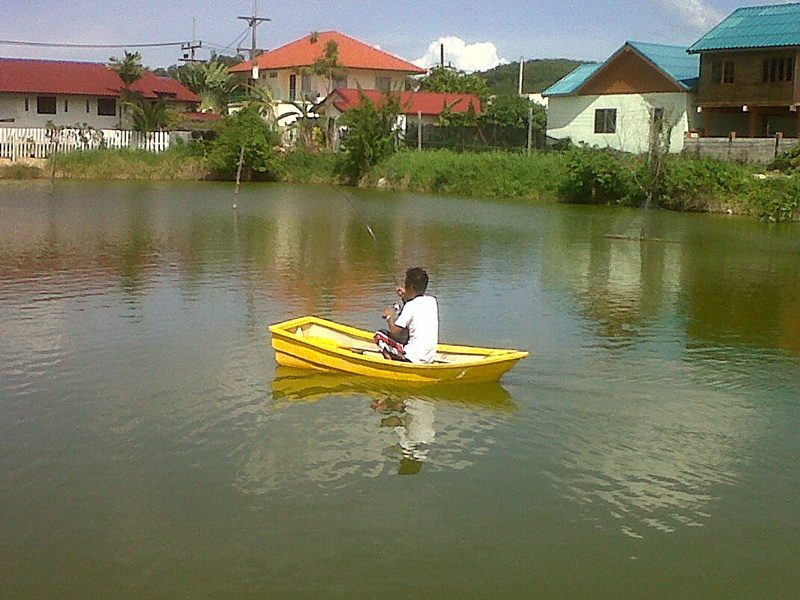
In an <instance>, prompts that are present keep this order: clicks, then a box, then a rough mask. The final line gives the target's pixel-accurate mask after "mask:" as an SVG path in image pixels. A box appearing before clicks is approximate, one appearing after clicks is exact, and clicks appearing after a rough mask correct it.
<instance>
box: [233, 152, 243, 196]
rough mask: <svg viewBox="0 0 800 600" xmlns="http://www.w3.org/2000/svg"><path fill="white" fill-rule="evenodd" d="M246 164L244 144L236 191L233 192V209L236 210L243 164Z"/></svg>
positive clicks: (237, 172)
mask: <svg viewBox="0 0 800 600" xmlns="http://www.w3.org/2000/svg"><path fill="white" fill-rule="evenodd" d="M243 162H244V144H242V149H241V150H240V151H239V166H238V168H237V169H236V189H235V190H234V191H233V208H234V210H235V209H236V199H237V198H238V197H239V184H240V183H241V181H242V163H243Z"/></svg>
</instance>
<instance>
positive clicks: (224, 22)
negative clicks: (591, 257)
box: [0, 0, 781, 72]
mask: <svg viewBox="0 0 800 600" xmlns="http://www.w3.org/2000/svg"><path fill="white" fill-rule="evenodd" d="M780 3H781V2H775V1H773V2H768V1H767V2H763V1H762V2H758V0H755V1H752V2H746V1H744V2H743V1H741V0H739V1H737V0H556V1H550V2H545V1H539V0H491V1H490V0H459V1H456V0H442V1H439V2H431V1H430V0H428V1H419V0H402V1H398V0H381V1H378V0H343V1H337V0H333V1H324V0H304V1H302V2H299V1H295V0H283V1H282V2H277V1H275V0H256V1H254V0H227V1H216V2H212V1H208V0H191V1H189V0H126V1H125V2H122V1H111V2H109V1H108V0H69V1H62V0H0V13H1V14H2V18H0V57H19V58H52V59H59V60H78V61H98V62H108V60H109V58H110V57H112V56H122V54H123V52H124V50H125V48H94V49H89V48H77V47H69V48H60V47H59V48H56V47H40V46H27V45H13V44H8V43H7V42H9V41H16V42H38V43H47V44H81V45H84V44H95V45H130V46H128V48H127V49H128V50H136V51H138V52H140V53H141V55H142V58H143V62H144V64H145V65H146V66H148V67H151V68H156V67H166V66H169V65H171V64H179V63H180V58H181V56H182V52H181V48H180V44H178V45H176V46H160V47H142V48H135V47H134V46H133V44H163V43H169V42H189V41H191V40H192V39H194V40H199V41H202V44H203V45H202V47H201V48H200V49H198V50H197V54H196V57H197V58H201V59H207V58H209V56H210V54H211V52H212V51H213V52H216V53H219V54H235V53H236V48H237V46H238V47H247V48H249V47H250V37H249V29H248V27H247V23H246V22H245V21H244V20H242V19H239V18H238V17H240V16H249V15H252V14H253V8H254V4H257V8H258V16H260V17H266V18H269V19H271V21H268V22H264V23H262V24H261V25H260V26H259V27H258V29H257V39H258V46H259V48H262V49H266V50H269V49H272V48H277V47H279V46H282V45H284V44H287V43H289V42H291V41H294V40H296V39H298V38H301V37H303V36H306V35H308V34H309V33H310V32H312V31H329V30H337V31H340V32H341V33H344V34H347V35H349V36H351V37H354V38H356V39H358V40H361V41H362V42H365V43H367V44H370V45H373V46H376V47H379V48H381V49H382V50H384V51H386V52H389V53H391V54H394V55H396V56H399V57H401V58H404V59H406V60H408V61H411V62H413V63H415V64H417V65H420V66H423V67H430V66H433V65H435V64H437V63H438V62H439V58H440V44H441V43H443V44H444V46H445V61H446V62H447V63H448V64H451V65H452V66H454V67H456V68H459V69H462V70H464V71H467V72H472V71H483V70H486V69H490V68H493V67H495V66H497V65H499V64H503V63H508V62H516V61H518V60H520V58H522V59H524V60H530V59H537V58H571V59H577V60H586V61H602V60H605V59H606V58H608V56H610V55H611V54H612V53H613V52H614V51H616V50H617V49H618V48H619V47H620V46H622V45H623V44H624V43H625V41H628V40H631V41H640V42H652V43H659V44H671V45H681V46H687V47H688V46H689V45H691V44H692V43H694V42H695V41H697V39H699V38H700V37H701V36H702V35H703V34H704V33H706V32H707V31H709V30H710V29H711V28H712V27H714V26H715V25H716V24H717V23H719V22H720V21H721V20H722V19H723V18H724V17H726V16H727V15H729V14H730V13H731V12H733V11H734V10H735V9H737V8H739V7H742V6H753V5H756V4H780Z"/></svg>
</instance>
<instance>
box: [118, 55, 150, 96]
mask: <svg viewBox="0 0 800 600" xmlns="http://www.w3.org/2000/svg"><path fill="white" fill-rule="evenodd" d="M109 60H110V61H111V65H110V66H109V69H111V70H112V71H114V72H115V73H116V74H117V75H119V78H120V79H122V84H123V86H124V87H125V90H126V91H128V92H130V91H131V86H132V85H133V84H134V83H136V82H137V81H139V80H140V79H141V78H142V77H144V76H145V74H146V73H147V69H146V68H145V67H144V65H142V55H141V54H139V53H138V52H128V51H127V50H125V55H124V56H123V58H115V57H113V56H112V57H111V58H110V59H109Z"/></svg>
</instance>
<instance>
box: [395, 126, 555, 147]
mask: <svg viewBox="0 0 800 600" xmlns="http://www.w3.org/2000/svg"><path fill="white" fill-rule="evenodd" d="M420 130H421V133H422V139H421V140H420V139H419V133H420ZM403 143H404V144H406V145H407V146H410V147H412V148H421V149H434V148H447V149H449V150H455V151H457V152H464V151H477V152H480V151H492V150H506V151H511V152H514V151H518V152H523V151H525V150H527V149H528V148H529V147H530V148H544V146H545V135H544V132H543V131H539V130H532V131H531V135H530V139H529V136H528V130H527V129H520V128H517V127H503V126H499V125H481V126H477V127H467V126H452V125H451V126H447V127H442V126H439V125H423V126H422V127H417V126H416V124H414V123H409V126H408V128H407V130H406V134H405V138H404V139H403ZM529 144H530V145H529Z"/></svg>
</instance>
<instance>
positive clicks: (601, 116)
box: [594, 108, 617, 133]
mask: <svg viewBox="0 0 800 600" xmlns="http://www.w3.org/2000/svg"><path fill="white" fill-rule="evenodd" d="M594 132H595V133H616V132H617V109H616V108H598V109H597V110H595V111H594Z"/></svg>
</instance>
